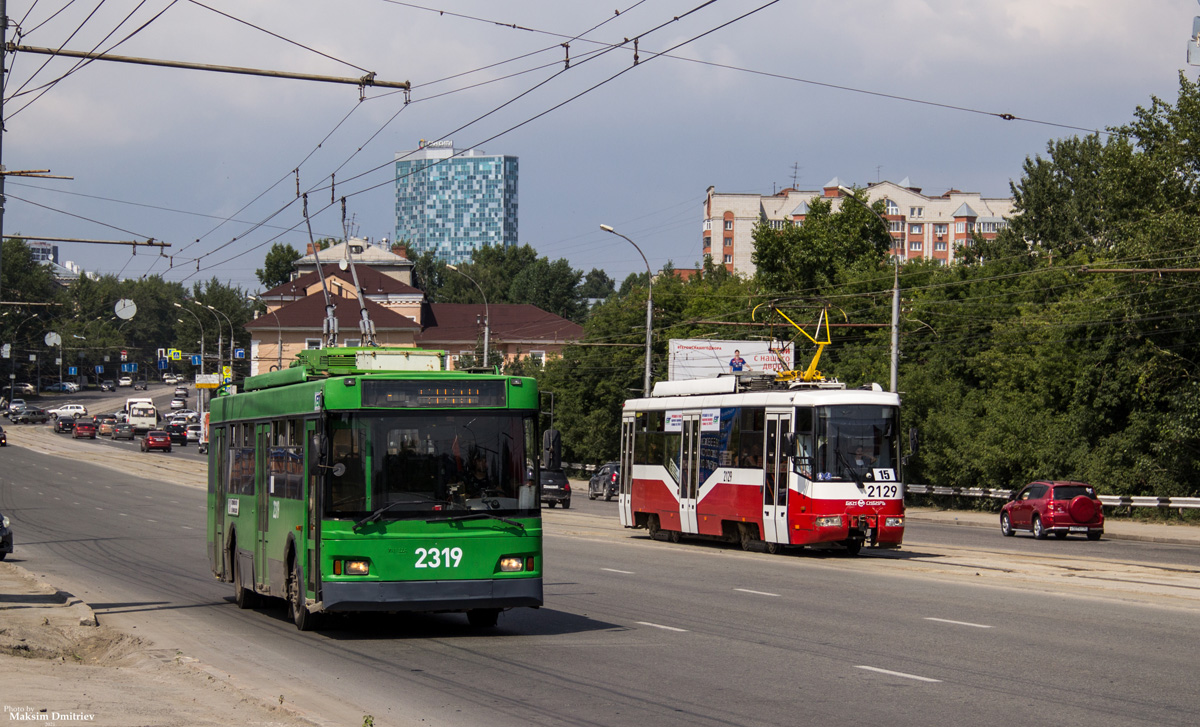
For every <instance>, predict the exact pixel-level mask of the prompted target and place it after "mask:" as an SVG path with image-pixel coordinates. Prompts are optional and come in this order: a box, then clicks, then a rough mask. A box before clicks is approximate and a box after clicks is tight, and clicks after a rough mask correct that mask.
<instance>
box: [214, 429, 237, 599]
mask: <svg viewBox="0 0 1200 727" xmlns="http://www.w3.org/2000/svg"><path fill="white" fill-rule="evenodd" d="M209 440H210V441H209V443H208V446H209V447H210V449H209V453H208V461H209V467H208V482H209V485H208V486H209V491H210V492H211V493H212V495H211V500H210V501H209V505H208V508H209V509H208V511H209V517H210V518H211V519H212V526H211V527H212V532H211V533H209V537H210V538H211V541H210V547H211V548H212V553H210V554H209V562H210V563H211V564H212V569H213V575H215V576H217V577H218V578H221V579H222V580H223V579H224V578H225V574H226V573H227V572H229V571H228V570H227V568H226V563H225V545H226V542H225V507H226V505H225V498H226V497H227V496H228V495H227V493H228V491H229V487H228V485H229V463H228V461H227V459H226V458H227V457H228V453H227V450H226V448H225V444H226V442H225V428H224V427H220V428H217V429H213V430H211V431H210V432H209ZM229 565H232V563H231V564H229Z"/></svg>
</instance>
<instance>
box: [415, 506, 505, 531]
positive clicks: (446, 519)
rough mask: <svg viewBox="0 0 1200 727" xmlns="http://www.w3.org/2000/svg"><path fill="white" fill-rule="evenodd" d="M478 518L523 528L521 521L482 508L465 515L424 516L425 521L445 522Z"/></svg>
mask: <svg viewBox="0 0 1200 727" xmlns="http://www.w3.org/2000/svg"><path fill="white" fill-rule="evenodd" d="M480 518H490V519H492V520H499V521H500V522H502V523H507V524H509V525H516V526H517V527H518V528H521V529H522V530H524V529H525V526H524V525H522V524H521V523H519V522H517V521H516V520H512V519H509V518H506V517H500V516H499V515H493V514H492V513H490V512H483V511H482V510H474V511H472V512H469V513H467V514H465V515H449V516H447V517H431V518H426V519H425V522H427V523H446V522H451V521H455V520H478V519H480Z"/></svg>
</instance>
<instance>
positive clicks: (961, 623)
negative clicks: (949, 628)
mask: <svg viewBox="0 0 1200 727" xmlns="http://www.w3.org/2000/svg"><path fill="white" fill-rule="evenodd" d="M925 620H926V621H937V622H938V623H944V624H954V625H955V626H970V627H971V628H974V629H990V628H991V626H988V625H987V624H973V623H971V622H970V621H951V620H950V619H948V618H934V617H933V616H926V617H925Z"/></svg>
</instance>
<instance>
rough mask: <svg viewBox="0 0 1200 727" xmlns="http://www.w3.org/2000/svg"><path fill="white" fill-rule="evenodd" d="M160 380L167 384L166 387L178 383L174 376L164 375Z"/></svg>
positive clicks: (177, 378)
mask: <svg viewBox="0 0 1200 727" xmlns="http://www.w3.org/2000/svg"><path fill="white" fill-rule="evenodd" d="M162 380H163V383H164V384H167V385H168V386H174V385H175V384H178V383H179V377H178V376H176V375H175V374H164V375H163V379H162Z"/></svg>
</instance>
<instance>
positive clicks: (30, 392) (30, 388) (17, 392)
mask: <svg viewBox="0 0 1200 727" xmlns="http://www.w3.org/2000/svg"><path fill="white" fill-rule="evenodd" d="M12 390H13V396H37V387H36V386H34V385H33V384H13V387H12Z"/></svg>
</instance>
